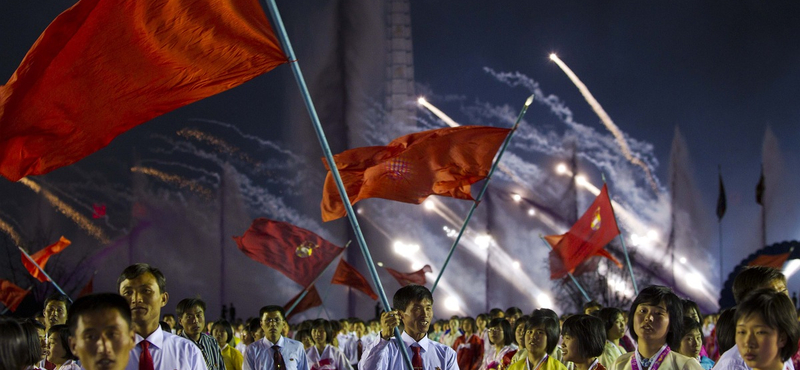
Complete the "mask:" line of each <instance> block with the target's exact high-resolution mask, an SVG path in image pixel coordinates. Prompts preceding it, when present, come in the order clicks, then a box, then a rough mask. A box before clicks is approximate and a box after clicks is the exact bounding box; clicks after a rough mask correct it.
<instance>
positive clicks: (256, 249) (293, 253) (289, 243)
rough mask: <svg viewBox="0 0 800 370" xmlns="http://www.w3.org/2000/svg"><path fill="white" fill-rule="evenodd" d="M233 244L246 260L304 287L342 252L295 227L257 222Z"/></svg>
mask: <svg viewBox="0 0 800 370" xmlns="http://www.w3.org/2000/svg"><path fill="white" fill-rule="evenodd" d="M233 240H235V241H236V244H237V245H238V246H239V249H240V250H241V251H242V252H244V254H246V255H247V256H248V257H250V258H252V259H253V260H255V261H258V262H261V263H263V264H265V265H267V266H269V267H272V268H274V269H276V270H278V271H280V272H281V273H283V274H284V275H286V276H287V277H288V278H290V279H292V280H294V281H296V282H297V283H298V284H300V285H302V286H303V287H307V286H309V285H311V283H312V282H313V281H314V279H316V278H317V276H319V274H321V273H322V271H323V270H325V267H327V266H328V265H329V264H330V263H331V261H333V259H334V258H336V256H338V255H339V254H340V253H341V252H342V251H344V248H340V247H337V246H335V245H333V244H332V243H330V242H328V241H327V240H325V239H322V237H320V236H319V235H317V234H314V233H312V232H311V231H308V230H306V229H302V228H299V227H297V226H294V225H291V224H288V223H285V222H280V221H273V220H268V219H266V218H257V219H255V220H254V221H253V224H252V225H250V228H249V229H247V231H245V232H244V235H242V236H241V237H237V236H234V237H233Z"/></svg>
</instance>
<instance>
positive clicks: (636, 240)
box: [631, 234, 641, 247]
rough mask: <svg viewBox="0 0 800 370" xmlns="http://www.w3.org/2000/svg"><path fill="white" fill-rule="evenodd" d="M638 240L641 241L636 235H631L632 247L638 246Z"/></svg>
mask: <svg viewBox="0 0 800 370" xmlns="http://www.w3.org/2000/svg"><path fill="white" fill-rule="evenodd" d="M639 240H641V238H640V237H639V235H638V234H631V244H633V246H634V247H638V246H639Z"/></svg>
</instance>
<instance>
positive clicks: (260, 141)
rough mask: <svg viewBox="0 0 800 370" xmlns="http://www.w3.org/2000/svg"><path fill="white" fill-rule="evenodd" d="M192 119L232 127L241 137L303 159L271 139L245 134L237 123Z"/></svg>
mask: <svg viewBox="0 0 800 370" xmlns="http://www.w3.org/2000/svg"><path fill="white" fill-rule="evenodd" d="M190 121H195V122H205V123H211V124H214V125H218V126H222V127H225V128H228V129H231V130H233V131H234V132H236V133H237V134H239V136H241V137H243V138H245V139H249V140H252V141H255V142H257V143H258V145H259V146H261V147H264V148H269V149H272V150H275V151H276V152H279V153H281V154H284V155H287V156H289V157H290V158H291V159H292V160H293V161H296V162H302V161H303V160H302V159H301V158H300V157H298V156H297V155H295V154H294V153H292V152H291V151H289V150H286V149H283V148H281V147H280V146H279V145H277V144H275V143H273V142H271V141H268V140H264V139H262V138H260V137H258V136H255V135H249V134H245V133H243V132H242V130H240V129H239V128H238V127H236V126H235V125H232V124H230V123H226V122H220V121H215V120H210V119H202V118H194V119H190Z"/></svg>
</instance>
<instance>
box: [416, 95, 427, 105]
mask: <svg viewBox="0 0 800 370" xmlns="http://www.w3.org/2000/svg"><path fill="white" fill-rule="evenodd" d="M427 102H428V101H427V100H425V98H424V97H421V96H420V97H419V99H417V103H420V104H425V103H427Z"/></svg>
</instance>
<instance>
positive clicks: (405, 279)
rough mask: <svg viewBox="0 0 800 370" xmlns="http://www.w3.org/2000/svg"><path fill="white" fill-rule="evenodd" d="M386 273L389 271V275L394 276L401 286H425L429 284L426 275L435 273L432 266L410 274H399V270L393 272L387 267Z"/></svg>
mask: <svg viewBox="0 0 800 370" xmlns="http://www.w3.org/2000/svg"><path fill="white" fill-rule="evenodd" d="M386 271H388V272H389V274H390V275H392V276H393V277H394V278H395V279H396V280H397V282H398V283H400V285H401V286H406V285H409V284H417V285H425V283H426V282H427V280H425V273H426V272H433V270H431V266H430V265H425V267H423V268H422V269H420V270H419V271H414V272H409V273H402V272H398V271H397V270H393V269H390V268H388V267H386Z"/></svg>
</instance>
